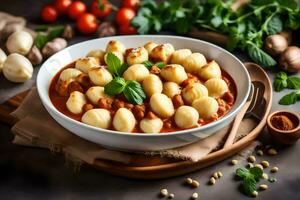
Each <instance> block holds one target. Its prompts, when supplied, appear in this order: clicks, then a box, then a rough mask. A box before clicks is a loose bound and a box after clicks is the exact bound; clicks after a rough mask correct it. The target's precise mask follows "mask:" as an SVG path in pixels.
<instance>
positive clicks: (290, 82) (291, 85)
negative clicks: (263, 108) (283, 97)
mask: <svg viewBox="0 0 300 200" xmlns="http://www.w3.org/2000/svg"><path fill="white" fill-rule="evenodd" d="M287 88H288V89H300V77H297V76H293V77H289V78H288V79H287Z"/></svg>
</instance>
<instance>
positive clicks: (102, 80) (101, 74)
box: [89, 67, 113, 86]
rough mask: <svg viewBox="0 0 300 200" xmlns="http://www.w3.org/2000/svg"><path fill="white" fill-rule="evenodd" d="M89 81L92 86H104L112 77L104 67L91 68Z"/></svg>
mask: <svg viewBox="0 0 300 200" xmlns="http://www.w3.org/2000/svg"><path fill="white" fill-rule="evenodd" d="M89 77H90V80H91V81H92V83H93V84H94V85H98V86H105V85H106V84H107V83H109V82H110V81H111V80H112V79H113V77H112V75H111V73H110V72H109V71H108V70H107V69H105V68H104V67H98V68H93V69H90V70H89Z"/></svg>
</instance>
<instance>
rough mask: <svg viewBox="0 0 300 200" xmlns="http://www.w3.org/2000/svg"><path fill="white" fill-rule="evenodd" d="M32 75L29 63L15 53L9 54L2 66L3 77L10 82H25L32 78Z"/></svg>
mask: <svg viewBox="0 0 300 200" xmlns="http://www.w3.org/2000/svg"><path fill="white" fill-rule="evenodd" d="M32 73H33V67H32V64H31V63H30V61H29V60H28V59H27V58H26V57H24V56H22V55H20V54H17V53H13V54H10V55H9V56H8V57H7V59H6V61H5V62H4V64H3V75H4V76H5V78H7V79H8V80H10V81H12V82H16V83H21V82H25V81H27V80H28V79H30V78H31V77H32Z"/></svg>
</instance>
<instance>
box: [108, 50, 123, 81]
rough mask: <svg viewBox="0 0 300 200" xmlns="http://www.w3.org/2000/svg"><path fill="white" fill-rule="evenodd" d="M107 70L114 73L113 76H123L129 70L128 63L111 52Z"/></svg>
mask: <svg viewBox="0 0 300 200" xmlns="http://www.w3.org/2000/svg"><path fill="white" fill-rule="evenodd" d="M105 61H106V64H107V69H108V70H109V71H110V73H112V75H113V76H120V77H121V76H122V75H123V73H124V72H125V71H126V69H127V68H128V65H127V64H126V63H122V61H121V60H120V59H119V58H118V56H116V55H115V54H113V53H111V52H109V53H108V54H107V56H106V60H105Z"/></svg>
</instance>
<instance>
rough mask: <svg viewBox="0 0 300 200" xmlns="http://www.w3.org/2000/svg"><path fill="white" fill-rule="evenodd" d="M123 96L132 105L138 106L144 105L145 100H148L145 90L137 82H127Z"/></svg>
mask: <svg viewBox="0 0 300 200" xmlns="http://www.w3.org/2000/svg"><path fill="white" fill-rule="evenodd" d="M123 94H124V96H125V98H126V99H127V100H128V101H129V102H130V103H133V104H136V105H140V104H142V103H143V102H144V99H146V95H145V93H144V91H143V88H142V86H141V84H140V83H138V82H137V81H132V80H130V81H127V83H126V86H125V88H124V91H123Z"/></svg>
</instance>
